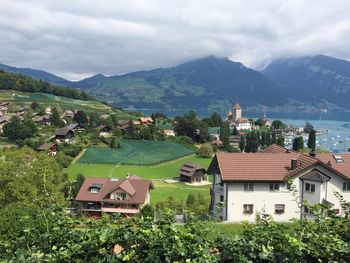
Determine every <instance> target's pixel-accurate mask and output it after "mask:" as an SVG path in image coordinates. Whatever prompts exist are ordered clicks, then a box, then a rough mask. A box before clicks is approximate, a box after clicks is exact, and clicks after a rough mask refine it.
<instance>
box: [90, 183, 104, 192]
mask: <svg viewBox="0 0 350 263" xmlns="http://www.w3.org/2000/svg"><path fill="white" fill-rule="evenodd" d="M101 188H102V184H92V185H91V186H90V187H89V192H90V194H98V193H99V192H100V190H101Z"/></svg>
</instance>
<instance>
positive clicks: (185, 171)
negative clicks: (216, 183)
mask: <svg viewBox="0 0 350 263" xmlns="http://www.w3.org/2000/svg"><path fill="white" fill-rule="evenodd" d="M198 170H203V172H204V173H205V169H204V168H202V167H201V166H200V165H199V164H195V163H185V164H184V165H183V166H182V167H181V168H180V170H179V173H180V175H184V176H187V177H191V176H192V175H193V174H194V173H195V172H196V171H198Z"/></svg>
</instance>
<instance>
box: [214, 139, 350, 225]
mask: <svg viewBox="0 0 350 263" xmlns="http://www.w3.org/2000/svg"><path fill="white" fill-rule="evenodd" d="M208 173H209V174H212V175H214V179H213V185H212V188H211V209H212V211H213V212H214V213H216V214H217V216H218V217H219V218H221V219H222V220H224V221H231V222H240V221H243V220H246V221H250V222H254V221H255V218H256V216H257V215H259V214H269V215H271V216H272V217H273V219H274V220H275V221H281V222H283V221H289V220H290V219H293V218H297V219H303V218H310V219H311V218H313V216H312V215H311V214H310V213H309V211H308V209H307V207H304V206H302V208H301V209H300V206H299V204H303V203H304V201H307V202H308V203H310V204H321V203H323V204H324V203H327V204H331V205H332V208H333V209H334V211H335V212H336V213H337V214H339V215H344V213H345V212H344V210H343V209H342V207H341V205H340V203H339V200H338V199H337V198H336V197H335V196H334V194H333V193H334V192H339V193H340V194H341V195H343V197H344V199H345V201H347V202H349V201H350V154H341V155H333V154H331V153H327V154H317V155H316V154H311V155H306V154H302V153H298V152H294V151H290V150H287V149H285V148H283V147H280V146H277V145H272V146H270V147H268V148H266V149H265V151H264V152H260V153H248V154H247V153H217V154H216V156H215V157H214V159H213V160H212V162H211V164H210V166H209V168H208ZM291 188H293V189H296V196H295V195H294V194H293V193H292V192H291V190H290V189H291ZM295 198H297V199H298V200H299V201H300V203H298V202H296V201H295Z"/></svg>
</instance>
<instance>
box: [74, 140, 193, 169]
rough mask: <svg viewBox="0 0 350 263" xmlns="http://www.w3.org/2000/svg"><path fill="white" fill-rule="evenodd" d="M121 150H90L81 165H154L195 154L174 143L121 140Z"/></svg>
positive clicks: (95, 148)
mask: <svg viewBox="0 0 350 263" xmlns="http://www.w3.org/2000/svg"><path fill="white" fill-rule="evenodd" d="M119 143H120V146H121V147H120V148H119V149H110V148H102V147H91V148H88V149H87V150H86V152H85V154H84V155H83V156H82V158H81V159H80V160H79V163H101V164H126V165H154V164H159V163H162V162H166V161H170V160H174V159H177V158H180V157H183V156H187V155H190V154H192V153H193V150H191V149H189V148H187V147H185V146H183V145H182V144H179V143H176V142H173V141H140V140H120V142H119Z"/></svg>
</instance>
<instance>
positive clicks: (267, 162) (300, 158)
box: [208, 145, 350, 181]
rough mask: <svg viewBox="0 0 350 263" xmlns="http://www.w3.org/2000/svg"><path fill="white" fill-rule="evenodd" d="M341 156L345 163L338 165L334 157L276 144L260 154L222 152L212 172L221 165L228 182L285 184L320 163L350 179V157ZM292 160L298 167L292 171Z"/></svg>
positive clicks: (221, 170) (215, 159) (212, 167)
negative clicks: (272, 182)
mask: <svg viewBox="0 0 350 263" xmlns="http://www.w3.org/2000/svg"><path fill="white" fill-rule="evenodd" d="M338 155H341V156H342V158H343V160H344V162H343V163H340V162H337V161H336V160H335V158H334V156H333V154H318V155H317V157H311V156H309V155H306V154H302V153H298V152H295V151H290V150H287V149H285V148H283V147H281V146H277V145H272V146H269V147H268V148H266V149H265V151H263V152H260V153H218V154H216V156H215V158H214V160H213V161H212V163H211V164H210V167H209V169H208V171H209V172H211V171H215V166H216V165H217V166H218V168H219V170H220V174H221V177H222V179H223V180H224V181H283V180H284V178H285V177H293V176H296V175H298V174H299V173H301V172H302V171H304V170H305V169H308V168H310V167H312V166H314V165H316V164H319V165H322V166H324V167H326V168H328V169H329V170H331V171H332V172H335V173H337V174H338V175H339V176H342V177H344V178H346V179H348V180H350V154H338ZM292 159H295V160H296V168H295V169H293V170H292V169H291V161H292Z"/></svg>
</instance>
